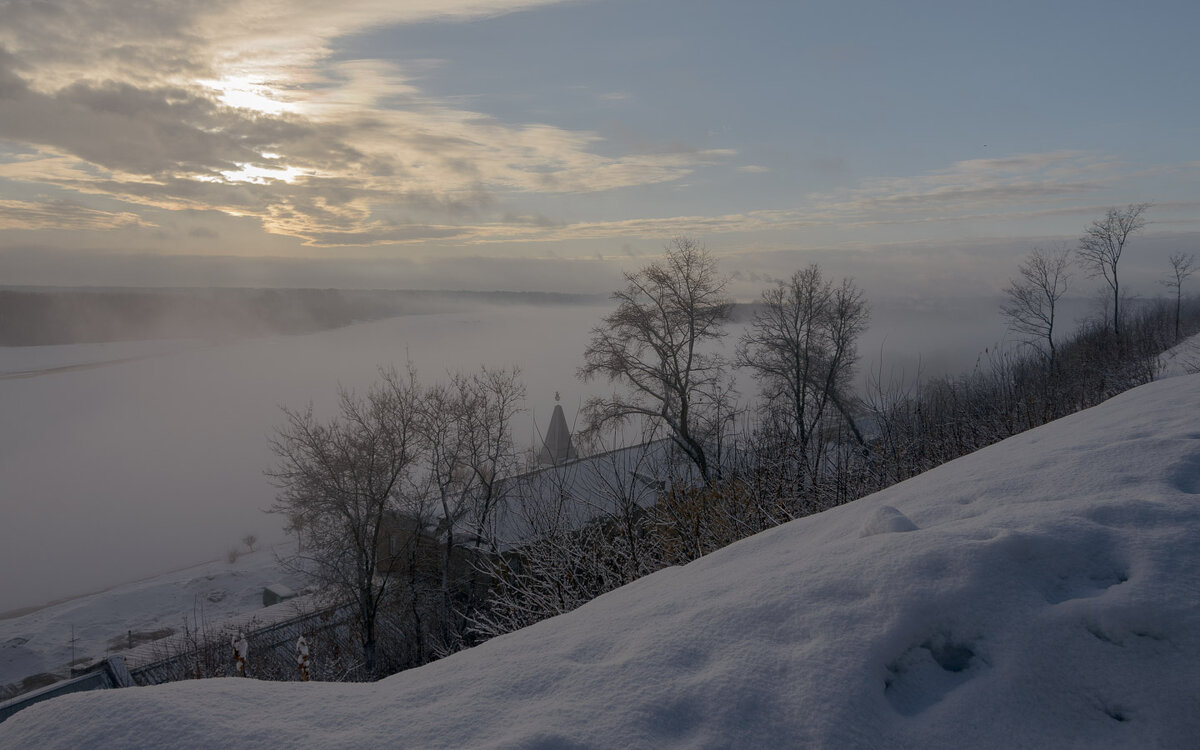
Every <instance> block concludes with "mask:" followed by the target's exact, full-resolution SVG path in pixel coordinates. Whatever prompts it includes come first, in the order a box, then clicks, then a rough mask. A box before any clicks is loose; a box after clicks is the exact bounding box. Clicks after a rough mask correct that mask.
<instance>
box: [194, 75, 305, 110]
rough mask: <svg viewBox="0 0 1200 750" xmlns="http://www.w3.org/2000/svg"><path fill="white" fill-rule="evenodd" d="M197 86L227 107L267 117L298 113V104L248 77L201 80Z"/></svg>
mask: <svg viewBox="0 0 1200 750" xmlns="http://www.w3.org/2000/svg"><path fill="white" fill-rule="evenodd" d="M196 83H197V84H199V85H201V86H205V87H207V88H209V89H211V90H212V91H213V92H215V94H216V98H217V100H218V101H219V102H221V103H222V104H224V105H225V106H227V107H234V108H236V109H248V110H252V111H254V112H261V113H263V114H267V115H281V114H284V113H287V112H299V111H300V109H301V107H300V103H298V102H295V101H290V100H287V99H285V98H284V95H283V94H282V92H281V91H280V90H279V89H277V88H273V87H271V86H269V85H267V84H266V83H263V82H262V81H260V80H256V79H254V78H252V77H250V76H229V77H225V78H222V79H221V80H219V81H213V80H201V81H196Z"/></svg>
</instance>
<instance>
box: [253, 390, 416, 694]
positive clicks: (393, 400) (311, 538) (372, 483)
mask: <svg viewBox="0 0 1200 750" xmlns="http://www.w3.org/2000/svg"><path fill="white" fill-rule="evenodd" d="M417 398H418V391H417V388H416V384H415V382H412V381H411V380H409V381H404V380H402V379H400V378H398V377H397V378H395V379H394V380H393V381H392V383H391V387H387V388H384V387H373V388H372V389H371V390H370V391H368V393H367V395H366V396H365V397H359V396H356V395H354V394H353V393H350V392H348V391H345V390H343V391H341V394H340V402H339V413H338V415H337V416H336V417H334V418H333V419H331V420H329V421H327V422H325V421H321V420H319V419H317V418H316V417H314V416H313V411H312V406H311V405H310V406H309V407H308V408H307V409H305V410H303V411H293V410H290V409H287V408H284V410H283V412H284V416H285V422H284V425H283V426H282V427H279V428H278V429H277V430H276V432H275V435H274V437H273V438H272V439H271V449H272V450H273V451H274V453H275V455H276V457H277V458H278V463H277V464H276V466H275V467H274V468H272V469H270V470H268V472H267V476H269V477H270V478H271V479H272V480H273V482H274V483H275V485H276V487H278V488H279V494H278V495H277V497H276V500H275V503H274V504H273V505H272V506H271V511H272V512H275V513H282V514H284V515H285V516H286V517H287V518H288V519H289V523H290V526H291V530H293V531H295V532H296V534H297V535H298V536H300V537H301V539H302V541H303V544H302V545H301V548H300V549H301V551H300V552H298V553H297V556H296V558H295V559H294V560H293V561H292V562H293V563H294V564H296V565H297V566H300V567H301V568H302V569H303V570H304V571H305V572H306V573H307V574H309V575H310V576H313V577H314V578H315V579H316V580H317V582H318V583H319V584H321V586H322V587H323V588H324V590H325V591H326V592H327V593H328V594H330V595H331V596H333V597H334V598H335V599H337V600H339V601H345V602H350V603H353V605H354V608H355V612H356V615H357V620H358V624H359V627H360V631H361V636H362V647H363V666H364V668H365V670H366V672H367V673H368V674H371V673H373V672H374V669H375V634H376V628H375V624H376V617H377V615H378V613H379V608H380V604H381V603H382V602H383V599H384V596H385V594H386V593H387V591H388V590H389V584H390V577H389V576H390V570H389V568H388V567H387V566H383V567H381V566H379V565H378V563H379V559H378V558H379V554H380V548H381V546H380V541H381V540H382V538H383V534H384V532H385V524H386V520H387V516H388V513H389V511H391V510H392V509H393V508H395V507H396V506H397V504H398V503H400V502H402V501H405V500H406V499H407V500H410V501H411V500H412V498H413V497H414V496H413V495H412V494H411V493H405V492H403V491H402V485H403V484H404V482H405V480H406V479H407V478H408V476H409V472H410V471H411V470H412V468H413V465H414V462H415V461H416V459H417V457H418V455H419V454H420V437H419V433H418V431H417V429H416V428H417V424H418V422H417V417H418V414H419V412H418V409H417Z"/></svg>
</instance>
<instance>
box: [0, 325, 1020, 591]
mask: <svg viewBox="0 0 1200 750" xmlns="http://www.w3.org/2000/svg"><path fill="white" fill-rule="evenodd" d="M610 309H611V308H610V307H608V306H607V305H606V306H571V305H555V306H550V305H547V306H520V305H505V306H486V307H481V308H479V309H478V310H477V311H474V312H455V313H438V314H429V315H412V316H405V317H397V318H391V319H387V320H381V321H375V322H371V323H363V324H358V325H353V326H348V327H345V328H340V329H336V330H332V331H325V332H321V333H315V334H307V335H295V336H277V337H270V338H259V339H246V340H239V341H232V342H226V343H212V342H188V341H153V342H128V343H112V344H86V345H75V346H53V347H14V348H0V570H2V571H4V575H2V576H0V612H3V611H7V610H10V609H14V608H17V607H23V606H28V605H32V604H39V603H43V602H46V601H48V600H50V599H54V598H58V597H64V596H71V595H75V594H79V593H83V592H87V591H90V590H95V589H98V588H102V587H105V586H110V585H114V584H117V583H121V582H125V581H129V580H133V579H137V578H140V577H143V576H148V575H152V574H155V573H159V572H162V571H165V570H170V569H173V568H176V567H182V566H185V565H190V564H194V563H197V562H201V561H204V560H211V559H216V558H220V557H221V556H223V554H224V553H225V551H226V550H227V549H228V548H229V547H232V546H236V544H237V543H238V540H239V539H241V538H242V536H244V535H245V534H246V533H249V532H254V533H256V534H258V536H259V537H260V538H261V539H263V540H264V542H267V543H270V542H273V541H276V540H278V539H280V538H282V531H281V526H282V523H281V520H282V519H280V518H279V517H277V516H273V515H268V514H265V513H264V512H263V511H264V509H265V508H267V507H268V506H270V504H271V502H272V499H273V496H274V492H275V490H274V488H273V487H272V486H271V484H270V483H269V482H268V480H267V479H266V478H265V477H264V475H263V471H264V469H266V468H268V467H269V466H270V465H271V464H272V461H273V456H272V454H271V452H270V449H269V448H268V444H267V438H268V435H269V434H270V433H271V431H272V430H273V428H274V426H275V425H277V424H279V423H280V411H279V406H280V405H288V406H292V407H303V406H304V405H305V404H307V403H308V402H309V401H312V402H313V403H314V406H315V408H316V410H317V412H318V413H319V414H329V413H330V412H331V410H332V408H333V407H334V406H335V404H336V397H337V387H338V385H339V383H340V384H341V385H343V386H347V387H350V388H358V389H363V388H365V387H366V386H368V385H369V384H370V383H372V382H373V381H374V380H375V379H376V375H377V370H378V367H379V366H381V365H391V364H394V365H397V366H403V364H404V362H405V360H406V358H407V359H411V361H412V362H413V363H414V364H415V365H416V366H417V368H418V370H419V372H420V373H421V376H422V380H424V381H426V382H429V381H432V380H434V379H436V378H437V377H439V376H441V375H442V374H443V373H444V372H445V371H446V370H447V369H459V368H461V369H473V368H476V367H478V366H479V365H480V364H488V365H491V366H513V365H516V366H519V367H520V368H521V370H522V378H523V380H524V381H525V383H526V386H527V390H528V406H529V409H530V410H529V411H528V412H527V413H526V414H524V415H522V416H521V417H520V418H519V420H518V421H517V423H516V424H515V426H514V435H515V437H516V439H517V442H518V443H519V444H521V445H522V446H528V445H532V443H533V435H534V434H535V430H534V423H535V421H536V423H537V424H538V426H540V427H541V429H543V430H544V429H545V427H546V422H548V420H549V416H550V411H551V409H552V407H553V404H554V393H555V392H556V391H558V392H560V393H561V395H562V402H563V405H564V408H565V409H566V411H567V415H568V420H570V419H571V418H572V417H573V414H574V412H575V411H576V409H577V406H578V404H579V403H580V402H581V401H582V400H583V399H584V398H586V396H588V395H590V394H591V393H595V392H602V391H604V390H607V386H606V385H604V384H590V385H585V384H582V383H580V382H579V381H578V380H576V378H575V370H576V368H577V367H578V366H579V364H580V362H581V359H582V353H583V349H584V346H585V345H586V341H587V337H588V332H589V331H590V329H591V328H592V327H593V326H595V325H596V324H597V323H599V321H600V318H601V316H603V315H604V314H605V313H606V312H608V311H609V310H610ZM966 309H967V308H963V310H958V311H956V312H953V313H952V314H948V313H947V311H946V310H944V309H927V310H924V311H912V310H910V311H908V313H909V314H908V315H900V314H898V313H897V312H896V311H894V310H889V309H887V308H880V309H878V310H877V311H876V314H875V318H874V321H875V322H874V324H873V326H872V328H871V331H870V332H869V334H868V335H867V336H866V337H865V338H864V341H863V342H862V345H861V351H862V353H863V357H864V367H863V369H864V370H865V369H867V368H869V367H871V366H872V361H873V360H876V359H877V358H878V357H879V354H880V352H881V351H882V352H883V353H884V361H885V368H891V367H892V366H896V367H901V368H904V369H905V370H907V371H908V372H909V373H913V372H915V369H916V363H917V361H918V359H919V360H920V361H921V369H922V370H923V371H924V372H925V374H936V372H938V371H943V370H955V369H963V368H968V367H970V366H971V364H972V363H973V362H974V359H975V357H976V356H977V355H978V353H979V351H980V350H982V348H983V347H984V346H987V345H989V344H990V343H993V342H994V340H995V337H996V336H998V335H999V332H1000V331H1001V330H1002V329H1001V326H1000V325H999V322H998V319H997V317H996V316H995V313H994V309H995V308H994V306H991V305H990V304H989V305H987V306H979V307H978V309H975V311H974V312H970V313H967V312H964V310H966ZM736 333H737V331H736V329H735V330H733V331H731V336H730V337H729V341H731V342H732V340H733V339H735V338H736ZM39 373H40V374H39ZM739 386H740V387H741V388H742V390H743V391H746V390H749V389H750V387H751V386H752V383H751V382H750V380H749V378H746V377H744V376H743V377H741V378H740V379H739Z"/></svg>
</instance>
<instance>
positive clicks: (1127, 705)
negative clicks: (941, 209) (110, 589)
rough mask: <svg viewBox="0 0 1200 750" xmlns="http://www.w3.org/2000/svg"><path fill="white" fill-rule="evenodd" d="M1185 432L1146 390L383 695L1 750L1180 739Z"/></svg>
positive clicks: (194, 699) (745, 545)
mask: <svg viewBox="0 0 1200 750" xmlns="http://www.w3.org/2000/svg"><path fill="white" fill-rule="evenodd" d="M1198 417H1200V376H1186V377H1179V378H1174V379H1171V380H1167V381H1161V382H1158V383H1154V384H1152V385H1149V386H1145V387H1142V388H1139V389H1136V390H1134V391H1130V392H1128V393H1126V394H1124V395H1122V396H1119V397H1117V398H1115V399H1112V400H1111V401H1109V402H1107V403H1105V404H1103V405H1101V406H1099V407H1097V408H1095V409H1091V410H1089V411H1086V412H1083V413H1080V414H1077V415H1074V416H1072V417H1069V418H1067V419H1063V420H1060V421H1059V422H1056V423H1054V424H1051V425H1047V426H1046V427H1043V428H1041V429H1038V430H1034V431H1032V432H1028V433H1025V434H1024V435H1020V436H1017V437H1015V438H1012V439H1010V440H1007V441H1005V442H1003V443H1000V444H998V445H995V446H992V447H991V448H988V449H985V450H982V451H979V452H978V453H975V454H973V455H971V456H967V457H965V458H963V459H960V460H958V461H955V462H953V463H950V464H947V465H945V466H943V467H941V468H939V469H937V470H934V471H931V472H929V473H927V474H924V475H922V476H920V477H917V478H915V479H913V480H910V481H908V482H905V483H903V484H901V485H898V486H896V487H893V488H891V489H889V490H887V491H884V492H881V493H878V494H876V495H873V496H871V497H868V498H865V499H863V500H860V501H858V502H855V503H852V504H850V505H847V506H843V507H840V508H837V509H834V510H832V511H829V512H827V513H823V514H821V515H819V516H814V517H810V518H806V519H802V520H800V521H797V522H793V523H790V524H787V525H785V526H782V527H779V528H777V529H774V530H771V531H769V532H766V533H763V534H759V535H758V536H755V537H753V538H750V539H746V540H744V541H742V542H740V543H738V544H735V545H733V546H731V547H729V548H727V549H725V550H722V551H720V552H717V553H715V554H712V555H710V556H708V557H706V558H704V559H701V560H699V561H697V562H695V563H693V564H691V565H688V566H686V567H682V568H673V569H669V570H665V571H662V572H660V573H658V574H656V575H653V576H649V577H647V578H645V579H642V580H641V581H638V582H636V583H634V584H632V585H630V586H626V587H625V588H623V589H620V590H618V591H615V592H612V593H610V594H608V595H605V596H603V597H600V598H599V599H597V600H596V601H594V602H592V603H591V604H589V605H587V606H584V607H582V608H580V609H579V610H576V611H575V612H572V613H570V614H567V615H564V616H562V617H558V618H555V619H553V620H549V621H546V622H543V623H541V624H539V625H537V626H534V627H532V628H528V629H526V630H524V631H521V632H518V633H514V634H511V635H509V636H505V637H502V638H497V639H495V640H493V641H491V642H489V643H486V644H484V645H483V646H481V647H479V648H476V649H473V650H471V651H468V652H464V653H462V654H458V655H456V656H454V657H451V658H449V659H445V660H443V661H440V662H437V663H434V664H431V665H429V666H427V667H424V668H421V669H417V670H413V671H410V672H406V673H402V674H400V675H396V676H395V677H392V678H389V679H387V680H384V681H382V682H380V683H376V684H371V685H329V684H312V683H306V684H300V683H287V684H281V683H260V682H255V681H252V680H243V679H223V680H211V681H203V682H187V683H176V684H172V685H166V686H160V687H155V688H129V689H124V690H110V691H100V692H95V693H88V694H78V695H70V696H66V697H63V698H59V699H55V700H53V701H49V702H47V703H43V704H39V705H36V706H33V707H32V708H29V709H27V710H25V711H23V712H21V713H20V714H18V715H16V716H15V717H13V718H12V719H10V720H9V721H7V722H5V723H4V724H2V725H0V746H2V747H60V748H74V747H164V746H184V747H201V746H203V747H249V746H304V747H322V748H329V747H347V748H349V747H422V748H426V747H541V748H552V747H553V748H566V747H571V748H578V747H664V746H666V747H677V746H678V747H682V746H686V747H825V748H860V747H862V748H870V747H879V748H885V747H886V748H929V747H946V748H951V747H952V748H978V747H995V748H1015V747H1047V748H1132V747H1139V748H1140V747H1166V748H1188V747H1192V748H1194V747H1196V746H1197V743H1198V742H1200V740H1198V739H1197V738H1200V494H1198V493H1200V419H1198ZM314 658H317V659H319V658H320V654H316V655H315V656H314Z"/></svg>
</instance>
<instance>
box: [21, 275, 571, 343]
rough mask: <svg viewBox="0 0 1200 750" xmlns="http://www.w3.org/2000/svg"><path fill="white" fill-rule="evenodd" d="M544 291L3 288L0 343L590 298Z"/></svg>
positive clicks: (282, 327) (287, 326)
mask: <svg viewBox="0 0 1200 750" xmlns="http://www.w3.org/2000/svg"><path fill="white" fill-rule="evenodd" d="M589 299H590V298H587V297H581V296H578V295H565V294H551V293H539V292H528V293H526V292H437V291H410V290H346V289H233V288H194V289H193V288H176V289H109V288H102V289H84V288H71V289H58V288H51V289H21V288H10V289H0V346H45V345H51V344H81V343H100V342H108V341H139V340H147V339H163V338H209V339H212V338H216V339H226V338H240V337H246V336H268V335H274V334H293V333H311V332H315V331H322V330H328V329H332V328H339V327H341V326H345V325H350V324H351V323H358V322H364V321H369V320H378V319H381V318H387V317H391V316H395V315H403V314H409V313H416V312H438V311H444V310H451V309H456V308H460V307H462V306H464V305H467V304H476V303H480V302H483V303H488V304H551V303H556V304H563V303H575V302H580V301H585V300H589Z"/></svg>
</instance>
